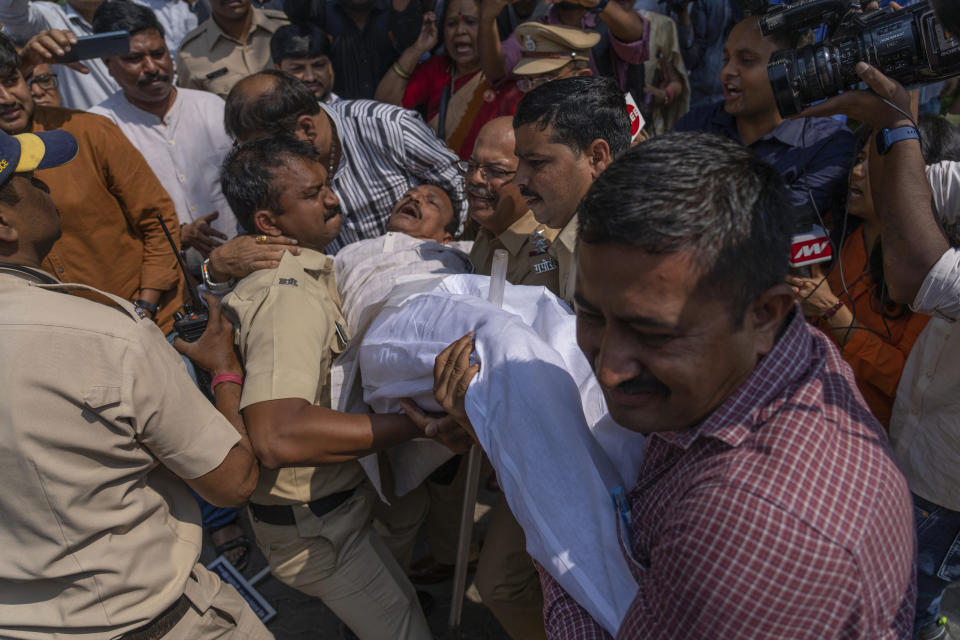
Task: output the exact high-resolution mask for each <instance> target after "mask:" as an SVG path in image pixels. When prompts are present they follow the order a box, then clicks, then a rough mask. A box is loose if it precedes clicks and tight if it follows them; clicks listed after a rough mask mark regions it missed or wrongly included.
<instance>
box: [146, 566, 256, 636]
mask: <svg viewBox="0 0 960 640" xmlns="http://www.w3.org/2000/svg"><path fill="white" fill-rule="evenodd" d="M184 594H185V595H186V596H187V599H188V600H189V601H190V603H191V605H192V606H191V607H190V608H189V609H188V610H187V613H186V614H185V615H184V616H183V618H181V619H180V621H179V622H178V623H177V624H176V625H174V627H173V628H172V629H171V630H170V631H168V632H167V633H166V635H164V636H163V640H220V639H222V640H267V639H269V638H273V634H272V633H270V632H269V631H267V628H266V627H265V626H263V623H262V622H260V618H258V617H257V614H255V613H254V612H253V609H251V608H250V605H248V604H247V601H246V600H244V599H243V597H242V596H241V595H240V594H239V593H237V590H236V589H234V588H233V587H232V586H231V585H229V584H226V583H224V582H222V581H221V580H220V577H219V576H218V575H216V574H215V573H212V572H210V571H208V570H207V569H206V568H205V567H204V566H203V565H202V564H199V563H197V565H196V566H195V567H194V568H193V571H192V572H191V574H190V579H189V580H187V584H186V587H185V588H184Z"/></svg>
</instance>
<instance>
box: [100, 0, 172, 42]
mask: <svg viewBox="0 0 960 640" xmlns="http://www.w3.org/2000/svg"><path fill="white" fill-rule="evenodd" d="M91 26H92V27H93V32H94V33H107V32H108V31H127V32H129V33H130V35H131V36H133V35H136V34H138V33H140V32H141V31H149V30H150V29H153V30H155V31H156V32H157V33H159V34H160V37H161V38H162V37H164V36H165V35H166V34H165V33H164V31H163V25H161V24H160V21H159V20H157V14H155V13H154V12H153V10H152V9H149V8H148V7H144V6H143V5H139V4H135V3H133V2H130V1H129V0H109V1H108V2H102V3H100V6H99V7H97V10H96V11H94V12H93V22H92V23H91Z"/></svg>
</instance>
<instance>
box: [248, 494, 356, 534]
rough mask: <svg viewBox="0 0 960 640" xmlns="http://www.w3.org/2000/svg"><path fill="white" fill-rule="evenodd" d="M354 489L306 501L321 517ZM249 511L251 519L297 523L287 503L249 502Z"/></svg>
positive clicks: (286, 523) (269, 522)
mask: <svg viewBox="0 0 960 640" xmlns="http://www.w3.org/2000/svg"><path fill="white" fill-rule="evenodd" d="M355 491H356V489H355V488H354V489H347V490H346V491H340V492H339V493H331V494H330V495H328V496H324V497H322V498H317V499H316V500H314V501H312V502H308V503H307V507H309V509H310V511H312V512H313V515H315V516H317V517H322V516H325V515H327V514H328V513H330V512H331V511H333V510H334V509H336V508H337V507H339V506H340V505H342V504H343V503H344V502H346V501H347V500H348V499H349V498H350V496H352V495H353V494H354V492H355ZM249 507H250V513H251V515H253V519H254V520H257V521H258V522H265V523H267V524H279V525H287V526H289V525H294V524H297V519H296V518H295V517H294V515H293V507H291V506H290V505H287V504H254V503H252V502H251V503H249Z"/></svg>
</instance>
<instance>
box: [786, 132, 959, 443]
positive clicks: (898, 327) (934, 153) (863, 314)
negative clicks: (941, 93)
mask: <svg viewBox="0 0 960 640" xmlns="http://www.w3.org/2000/svg"><path fill="white" fill-rule="evenodd" d="M920 129H921V137H922V138H923V140H924V144H923V152H924V159H925V160H926V162H927V164H934V163H937V162H940V161H942V160H958V159H960V144H958V142H960V131H958V130H957V129H956V128H955V127H953V126H952V125H950V124H949V123H947V122H946V121H945V120H944V119H943V118H939V117H922V118H921V119H920ZM873 134H874V132H872V131H870V130H868V129H867V130H861V131H858V137H859V138H860V140H861V142H862V143H864V144H863V145H862V146H863V149H862V151H861V152H860V154H859V156H858V157H857V159H856V161H855V164H854V167H853V169H852V170H851V171H850V182H849V190H848V194H847V205H846V212H845V214H844V215H843V216H842V218H840V219H839V220H836V221H835V224H834V226H835V229H834V231H835V232H839V237H840V238H841V242H842V245H841V248H840V252H839V257H838V259H836V260H835V261H834V264H833V266H832V267H831V268H830V269H829V272H828V273H827V274H826V276H825V277H824V275H823V274H821V273H819V272H815V273H814V274H813V276H814V277H811V278H804V277H799V276H792V275H791V276H788V277H787V282H788V283H789V284H790V285H791V286H793V290H794V293H795V294H796V296H797V299H798V300H799V301H800V302H801V304H802V306H803V312H804V315H806V316H807V318H808V319H809V320H810V321H811V322H813V323H814V324H815V325H816V326H817V327H819V328H820V329H821V330H822V331H823V332H824V333H826V334H827V335H828V336H830V337H831V338H832V339H833V340H834V342H836V343H837V346H838V347H840V350H841V352H842V354H843V358H844V359H845V360H846V361H847V362H848V363H849V364H850V366H851V367H852V368H853V373H854V376H855V377H856V380H857V386H858V387H859V388H860V392H861V393H862V394H863V397H864V400H866V402H867V405H868V406H869V407H870V410H871V411H872V412H873V414H874V415H875V416H876V417H877V419H878V420H879V421H880V423H881V424H882V425H883V426H884V427H885V428H889V426H890V414H891V411H892V409H893V401H894V398H895V395H896V391H897V385H898V383H899V382H900V374H901V373H902V372H903V366H904V364H905V363H906V360H907V356H908V355H909V354H910V349H911V348H912V347H913V343H914V342H915V341H916V339H917V336H919V335H920V332H921V331H922V330H923V328H924V327H925V326H926V324H927V321H928V320H929V317H927V316H924V315H920V314H916V313H913V312H912V311H911V310H910V308H909V307H908V306H906V305H902V304H898V303H896V302H894V301H893V300H892V299H891V298H890V295H889V293H888V292H887V288H886V286H885V284H884V274H883V251H882V248H881V243H880V229H881V225H880V221H879V219H878V218H877V214H876V211H875V209H874V205H873V195H872V193H871V190H870V172H869V163H868V159H867V156H868V149H869V144H867V142H868V141H870V140H872V138H873ZM871 144H872V143H871ZM816 266H817V265H814V267H816Z"/></svg>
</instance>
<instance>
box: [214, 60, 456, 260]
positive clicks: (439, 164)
mask: <svg viewBox="0 0 960 640" xmlns="http://www.w3.org/2000/svg"><path fill="white" fill-rule="evenodd" d="M225 120H226V127H227V133H228V134H230V135H231V136H232V137H234V138H236V139H237V140H238V141H239V142H245V141H247V140H253V139H256V138H262V137H265V136H269V135H276V134H287V135H294V136H296V137H298V138H301V139H303V140H308V141H310V142H311V143H312V144H313V146H314V147H315V148H316V149H317V151H318V152H319V154H320V156H321V158H322V160H323V162H324V164H325V165H326V166H327V167H328V168H329V169H330V170H331V171H330V173H331V174H332V175H333V178H332V185H331V186H332V188H333V191H334V193H336V194H337V197H338V198H339V199H340V203H341V206H342V207H343V211H344V220H343V230H342V231H341V232H340V235H339V236H337V238H336V240H334V241H333V242H332V243H331V244H330V246H329V247H328V248H327V249H326V251H327V253H330V254H333V253H336V252H337V250H339V249H340V248H341V247H343V246H344V245H346V244H349V243H351V242H355V241H357V240H362V239H365V238H376V237H379V236H381V235H383V234H384V233H385V232H386V230H387V220H388V219H389V218H390V211H391V209H392V208H393V205H394V203H396V202H397V201H398V200H400V198H401V197H402V196H403V194H404V193H406V191H407V189H409V188H410V187H413V186H416V185H418V184H421V183H424V182H429V183H431V184H436V185H438V186H440V187H442V188H444V189H446V190H447V191H448V192H451V193H453V194H455V196H456V198H457V202H455V203H454V205H455V206H456V207H457V215H458V217H459V218H460V219H461V220H462V219H464V213H465V204H464V197H463V179H462V178H461V177H460V175H459V174H458V173H457V169H456V166H455V164H454V163H455V162H456V160H457V157H456V156H455V155H454V154H453V153H451V152H450V151H449V150H448V149H447V148H446V146H444V144H443V142H442V141H441V140H440V139H438V138H437V137H436V135H434V133H433V131H431V130H430V129H429V128H428V127H427V125H426V124H425V123H424V122H423V120H422V119H421V118H420V117H419V116H418V115H417V114H415V113H414V112H412V111H407V110H405V109H400V108H399V107H394V106H392V105H386V104H382V103H379V102H374V101H372V100H344V101H342V102H339V103H337V104H334V105H319V104H317V100H316V98H315V97H314V96H313V94H312V93H311V92H310V90H309V89H307V88H306V87H305V86H304V85H303V84H302V83H301V82H300V81H299V80H297V79H296V78H294V77H293V76H291V75H289V74H286V73H283V72H281V71H276V70H267V71H262V72H260V73H257V74H254V75H252V76H249V77H247V78H244V79H243V80H241V81H240V82H238V83H237V85H236V86H235V87H234V88H233V89H232V90H231V92H230V95H229V96H228V97H227V106H226V114H225ZM211 263H213V265H214V267H215V268H216V267H217V266H219V265H218V264H217V260H216V259H215V258H214V259H211ZM218 273H219V272H218ZM224 275H234V274H224ZM239 275H243V274H239Z"/></svg>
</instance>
